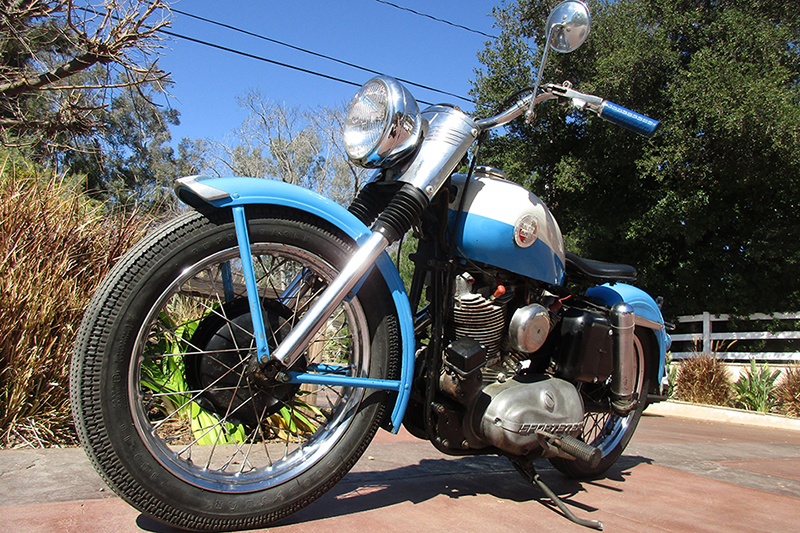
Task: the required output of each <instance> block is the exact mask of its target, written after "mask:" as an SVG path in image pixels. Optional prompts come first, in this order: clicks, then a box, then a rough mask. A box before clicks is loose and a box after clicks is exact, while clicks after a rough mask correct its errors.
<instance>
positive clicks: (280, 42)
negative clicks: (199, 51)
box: [162, 8, 473, 105]
mask: <svg viewBox="0 0 800 533" xmlns="http://www.w3.org/2000/svg"><path fill="white" fill-rule="evenodd" d="M170 10H171V11H172V12H174V13H178V14H180V15H184V16H187V17H190V18H193V19H196V20H200V21H203V22H206V23H208V24H213V25H216V26H220V27H222V28H226V29H229V30H232V31H236V32H239V33H242V34H244V35H249V36H250V37H255V38H257V39H262V40H264V41H267V42H270V43H273V44H277V45H280V46H285V47H287V48H291V49H293V50H297V51H299V52H303V53H306V54H310V55H313V56H316V57H320V58H322V59H327V60H329V61H334V62H336V63H339V64H341V65H345V66H348V67H352V68H355V69H358V70H361V71H364V72H369V73H370V74H376V75H379V76H383V75H385V74H384V73H383V72H378V71H377V70H372V69H370V68H367V67H362V66H360V65H356V64H355V63H350V62H348V61H344V60H341V59H337V58H335V57H332V56H328V55H325V54H320V53H318V52H314V51H312V50H308V49H306V48H301V47H299V46H295V45H293V44H289V43H285V42H283V41H279V40H277V39H273V38H271V37H266V36H264V35H260V34H258V33H254V32H251V31H248V30H245V29H242V28H238V27H236V26H232V25H230V24H225V23H223V22H219V21H216V20H212V19H209V18H206V17H201V16H199V15H193V14H192V13H187V12H186V11H181V10H179V9H175V8H170ZM162 32H163V33H166V34H167V35H173V36H176V37H180V38H182V39H186V40H189V41H193V42H196V43H200V44H204V45H207V46H211V47H214V48H218V49H220V50H225V51H228V52H232V53H236V54H239V55H242V56H245V57H251V58H253V59H259V60H263V61H266V62H268V63H272V64H276V65H279V66H283V67H287V68H291V69H293V70H299V71H301V72H305V73H307V74H314V75H319V76H321V77H323V78H327V79H331V80H334V81H340V82H343V83H348V84H351V85H352V84H353V82H350V81H347V80H342V79H340V78H335V77H333V76H328V75H327V74H321V73H317V72H314V71H310V70H307V69H304V68H301V67H296V66H293V65H289V64H287V63H281V62H279V61H275V60H271V59H267V58H264V57H259V56H255V55H253V54H248V53H247V52H240V51H238V50H234V49H231V48H227V47H224V46H221V45H215V44H212V43H208V42H205V41H201V40H200V39H194V38H191V37H187V36H183V35H181V36H179V35H177V34H173V33H170V32H169V31H167V30H162ZM397 80H398V81H401V82H403V83H406V84H408V85H413V86H414V87H419V88H420V89H425V90H428V91H433V92H436V93H439V94H446V95H447V96H452V97H453V98H458V99H460V100H464V101H466V102H473V100H472V99H471V98H466V97H464V96H460V95H458V94H454V93H451V92H447V91H442V90H440V89H435V88H433V87H430V86H428V85H423V84H420V83H415V82H413V81H410V80H405V79H403V78H397ZM357 86H358V87H360V86H361V84H357ZM420 102H421V103H424V104H427V102H423V101H422V100H420ZM428 105H430V104H428Z"/></svg>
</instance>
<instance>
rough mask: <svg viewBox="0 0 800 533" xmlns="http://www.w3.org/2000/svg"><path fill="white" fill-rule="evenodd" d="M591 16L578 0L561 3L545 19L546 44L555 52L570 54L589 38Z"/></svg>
mask: <svg viewBox="0 0 800 533" xmlns="http://www.w3.org/2000/svg"><path fill="white" fill-rule="evenodd" d="M591 21H592V15H591V14H590V13H589V7H588V6H587V5H586V4H584V3H583V2H581V1H579V0H566V1H565V2H561V3H560V4H558V5H557V6H556V7H554V8H553V10H552V11H551V12H550V16H549V17H547V26H546V28H545V29H546V30H547V43H548V44H549V46H550V48H552V49H553V50H555V51H556V52H572V51H573V50H575V49H576V48H578V47H579V46H580V45H582V44H583V41H585V40H586V37H588V36H589V26H590V24H591Z"/></svg>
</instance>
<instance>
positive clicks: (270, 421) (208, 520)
mask: <svg viewBox="0 0 800 533" xmlns="http://www.w3.org/2000/svg"><path fill="white" fill-rule="evenodd" d="M247 218H248V229H249V232H250V240H251V250H252V259H253V265H254V268H255V273H256V278H257V281H258V287H259V297H260V299H261V308H262V314H263V317H264V325H265V329H266V332H267V336H268V344H269V346H270V348H271V349H274V348H275V346H277V345H278V344H280V342H281V340H282V339H283V338H285V336H286V334H287V332H288V331H289V330H291V328H292V327H293V325H294V324H295V323H296V321H297V320H298V319H299V318H300V317H301V316H302V315H303V313H304V312H305V311H306V310H307V309H308V308H309V307H310V306H311V305H312V303H313V302H314V301H315V299H316V298H317V297H318V296H319V294H320V293H321V292H322V291H323V290H324V289H325V287H326V286H327V285H328V284H329V283H330V282H331V281H332V280H333V279H334V278H335V277H336V275H337V273H338V271H339V270H340V269H341V268H342V267H343V266H344V264H346V262H347V260H348V259H349V257H350V256H351V254H352V252H353V245H352V244H350V243H349V242H348V241H347V240H346V239H345V238H344V237H342V236H341V235H339V234H338V232H336V231H335V229H333V228H330V227H326V226H324V225H323V223H320V222H318V221H317V220H316V219H312V218H310V217H306V216H304V215H302V214H297V213H294V212H290V211H287V212H280V211H276V210H274V209H272V210H270V211H265V210H260V209H258V208H256V209H252V210H249V211H248V212H247ZM243 280H244V278H243V274H242V261H241V259H240V255H239V248H238V246H237V241H236V234H235V230H234V227H233V222H232V219H231V216H230V211H220V212H214V213H211V214H208V215H202V214H199V213H192V214H188V215H185V216H182V217H180V218H178V219H176V220H174V221H172V222H170V223H168V224H167V225H165V226H164V227H162V228H161V229H160V230H158V231H156V232H154V233H153V234H151V235H150V236H149V237H147V238H146V239H145V240H144V241H143V242H141V243H140V244H139V245H137V246H136V247H135V248H134V249H132V250H131V252H130V253H128V254H127V255H126V256H125V257H124V258H123V259H122V260H121V261H120V263H119V264H118V265H117V266H116V267H115V268H114V270H113V271H112V273H111V274H110V275H109V277H108V278H107V279H106V280H105V281H104V282H103V284H102V285H101V287H100V289H99V290H98V292H97V294H96V295H95V297H94V299H93V300H92V303H91V304H90V306H89V308H88V310H87V312H86V315H85V317H84V320H83V322H82V324H81V328H80V330H79V333H78V339H77V341H76V347H75V353H74V356H73V361H72V373H71V383H70V386H71V395H72V396H71V398H72V405H73V416H74V418H75V423H76V427H77V430H78V435H79V437H80V439H81V442H82V444H83V446H84V447H85V449H86V452H87V454H88V455H89V458H90V459H91V460H92V462H93V464H94V466H95V467H96V468H97V469H98V471H99V472H100V473H101V475H102V476H103V478H104V479H105V480H106V481H107V482H108V484H109V485H110V486H111V487H112V488H113V489H114V490H115V491H116V492H117V493H118V494H119V495H120V496H121V497H122V498H124V499H125V500H126V501H128V502H129V503H130V504H131V505H133V506H134V507H136V508H137V509H139V510H140V511H141V512H143V513H145V514H147V515H149V516H151V517H153V518H156V519H157V520H160V521H163V522H166V523H169V524H171V525H174V526H178V527H181V528H185V529H192V530H206V531H218V530H229V529H243V528H248V529H250V528H256V527H263V526H264V525H266V524H268V523H270V522H273V521H275V520H278V519H280V518H282V517H283V516H286V515H288V514H290V513H292V512H295V511H297V510H299V509H300V508H302V507H303V506H305V505H307V504H309V503H311V502H312V501H314V500H315V499H316V498H318V497H319V496H321V495H322V494H323V493H324V492H325V491H326V490H328V489H329V488H330V487H332V486H333V485H334V484H335V483H336V482H337V481H338V480H339V479H341V478H342V477H343V476H344V475H345V473H346V472H347V471H348V470H349V469H350V468H351V467H352V466H353V464H355V462H356V461H357V460H358V458H359V457H360V456H361V454H362V453H363V451H364V449H365V448H366V447H367V445H368V444H369V442H370V440H371V439H372V437H373V435H374V434H375V432H376V430H377V428H378V426H379V425H380V422H381V418H382V415H383V409H384V404H385V403H386V400H387V397H386V393H385V392H380V391H375V390H371V389H362V388H354V387H344V386H328V385H302V386H301V385H294V384H290V383H277V382H267V381H265V380H264V379H258V376H257V375H256V374H255V373H253V372H252V371H251V370H249V369H248V363H249V361H250V359H251V358H252V357H255V356H256V355H255V340H254V335H253V327H252V320H251V316H250V307H249V303H248V300H247V297H246V291H245V287H244V281H243ZM388 302H391V297H390V296H389V295H388V290H387V289H386V286H385V284H384V283H383V281H382V279H381V278H380V277H379V275H378V274H375V273H374V274H373V275H371V276H370V277H369V278H368V280H367V281H366V282H365V283H364V285H363V286H362V287H361V289H360V290H359V292H358V294H357V296H356V297H355V298H352V299H351V300H350V301H348V302H345V303H343V304H342V305H340V306H339V307H338V308H337V309H335V310H334V312H333V313H332V315H331V316H330V317H329V318H328V321H327V323H326V324H325V326H324V327H323V328H322V330H321V331H320V333H319V334H318V336H317V337H316V338H315V339H314V340H313V341H312V342H311V343H310V344H309V345H308V348H307V350H306V351H305V352H304V354H303V355H302V357H300V359H299V360H298V361H297V362H296V363H295V366H294V367H293V368H292V369H291V370H297V371H300V372H305V371H309V372H312V371H313V372H317V373H334V374H336V375H338V376H352V377H371V378H379V379H387V378H395V372H396V371H395V368H396V361H397V358H398V357H399V345H400V342H399V340H398V337H397V331H398V325H397V318H396V315H395V314H394V311H393V309H392V308H390V307H389V306H390V304H389V303H388Z"/></svg>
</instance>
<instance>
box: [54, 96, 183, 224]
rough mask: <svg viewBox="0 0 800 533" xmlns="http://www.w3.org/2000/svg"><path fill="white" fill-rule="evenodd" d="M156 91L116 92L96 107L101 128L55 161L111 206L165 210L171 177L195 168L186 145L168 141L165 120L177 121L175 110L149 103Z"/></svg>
mask: <svg viewBox="0 0 800 533" xmlns="http://www.w3.org/2000/svg"><path fill="white" fill-rule="evenodd" d="M159 95H160V96H162V97H163V94H160V91H159V90H156V89H155V88H153V87H139V88H137V89H133V88H128V89H126V90H123V91H120V92H118V93H117V94H116V95H115V96H114V97H113V98H111V102H110V104H109V106H108V108H107V109H101V110H99V111H97V113H98V115H99V116H100V118H101V120H102V122H103V123H104V125H105V127H104V129H103V130H102V131H98V132H96V133H95V134H94V135H93V136H92V137H89V138H85V139H76V141H75V144H76V145H77V146H76V149H68V150H64V152H63V154H62V157H61V162H60V164H61V165H62V166H64V167H67V168H69V169H70V171H71V172H73V173H79V174H82V175H84V176H85V185H84V187H85V190H86V192H87V193H88V194H90V195H91V196H92V197H93V198H96V199H98V200H102V201H104V202H106V203H107V205H108V206H109V207H111V208H113V209H123V210H127V211H130V210H133V209H137V208H138V209H142V208H144V209H147V210H156V209H158V210H169V208H170V207H172V206H173V204H174V203H175V199H174V197H173V195H172V185H173V182H174V180H175V179H176V178H178V177H180V176H182V175H189V174H194V173H196V169H195V168H194V167H193V164H192V162H191V157H190V156H191V155H195V156H196V154H190V153H187V151H186V148H187V146H188V145H187V144H186V143H183V144H182V145H181V146H182V147H183V148H181V147H179V150H178V154H176V153H175V150H174V149H173V148H172V147H171V146H170V142H171V141H172V135H171V133H170V131H169V126H171V125H172V126H175V125H178V124H179V123H180V121H179V119H178V117H179V113H178V111H177V110H175V109H172V108H163V107H160V106H156V105H154V104H153V101H154V100H156V99H157V97H158V96H159Z"/></svg>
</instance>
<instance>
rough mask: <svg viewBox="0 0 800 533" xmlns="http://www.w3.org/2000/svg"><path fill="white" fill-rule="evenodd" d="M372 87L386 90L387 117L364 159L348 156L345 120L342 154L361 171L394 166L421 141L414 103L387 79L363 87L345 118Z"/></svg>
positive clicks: (417, 108) (375, 80)
mask: <svg viewBox="0 0 800 533" xmlns="http://www.w3.org/2000/svg"><path fill="white" fill-rule="evenodd" d="M372 83H380V84H382V85H383V86H384V87H385V89H386V99H387V107H388V113H387V117H386V119H385V121H384V123H383V125H382V129H381V133H380V135H379V136H378V140H377V141H376V142H375V143H373V145H372V146H371V147H370V149H369V150H367V151H366V153H365V154H364V155H360V156H359V155H353V154H352V153H351V151H350V148H349V146H348V143H347V140H346V137H347V128H348V126H347V122H348V120H347V118H346V119H345V132H344V133H345V152H346V153H347V156H348V158H349V159H350V161H352V162H353V163H354V164H356V165H358V166H361V167H364V168H380V167H386V166H390V165H391V164H394V163H395V162H397V161H398V160H400V159H402V158H403V157H405V156H406V155H408V154H409V153H410V152H412V151H413V150H414V149H415V148H416V147H417V146H418V145H419V143H420V141H421V138H422V115H421V113H420V110H419V106H418V105H417V102H416V100H415V99H414V97H413V96H412V95H411V93H410V92H409V91H408V89H406V88H405V87H404V86H403V84H401V83H400V82H399V81H397V80H396V79H394V78H392V77H390V76H383V75H380V76H375V77H374V78H372V79H370V80H369V81H367V82H366V83H365V84H364V85H362V86H361V88H360V89H359V91H358V93H356V95H355V96H354V97H353V100H352V101H351V102H350V105H349V106H348V110H347V117H349V116H350V112H351V111H352V109H353V107H354V105H355V104H356V102H357V100H358V98H359V96H360V95H361V94H362V92H363V91H364V90H365V88H366V87H367V86H369V85H370V84H372Z"/></svg>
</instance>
